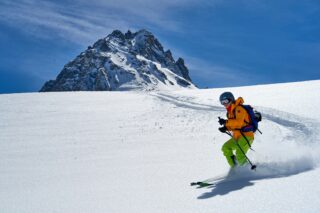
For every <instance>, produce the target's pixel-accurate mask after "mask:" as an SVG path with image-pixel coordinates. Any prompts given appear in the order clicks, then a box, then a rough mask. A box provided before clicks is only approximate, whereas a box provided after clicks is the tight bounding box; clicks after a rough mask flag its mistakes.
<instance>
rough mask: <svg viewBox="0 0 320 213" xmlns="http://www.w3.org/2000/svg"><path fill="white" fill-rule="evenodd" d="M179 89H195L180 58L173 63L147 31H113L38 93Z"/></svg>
mask: <svg viewBox="0 0 320 213" xmlns="http://www.w3.org/2000/svg"><path fill="white" fill-rule="evenodd" d="M179 88H196V86H195V85H194V84H193V83H192V81H191V79H190V76H189V71H188V68H187V67H186V66H185V64H184V60H183V59H181V58H179V59H178V60H177V61H175V60H174V59H173V57H172V54H171V52H170V50H167V51H164V50H163V47H162V45H161V44H160V43H159V41H158V40H157V39H156V38H155V37H154V36H153V35H152V34H151V33H150V32H148V31H146V30H140V31H138V32H136V33H132V32H130V31H128V32H127V33H125V34H123V33H122V32H121V31H119V30H115V31H113V32H112V33H111V34H110V35H108V36H107V37H106V38H103V39H100V40H98V41H97V42H96V43H95V44H93V46H89V47H88V49H87V50H86V51H84V52H82V53H81V54H80V55H79V56H77V57H76V58H75V59H74V60H73V61H71V62H69V63H68V64H66V65H65V66H64V68H63V69H62V71H61V72H60V74H59V75H58V76H57V78H56V80H50V81H47V82H46V83H45V84H44V85H43V87H42V88H41V90H40V92H49V91H121V90H161V89H179Z"/></svg>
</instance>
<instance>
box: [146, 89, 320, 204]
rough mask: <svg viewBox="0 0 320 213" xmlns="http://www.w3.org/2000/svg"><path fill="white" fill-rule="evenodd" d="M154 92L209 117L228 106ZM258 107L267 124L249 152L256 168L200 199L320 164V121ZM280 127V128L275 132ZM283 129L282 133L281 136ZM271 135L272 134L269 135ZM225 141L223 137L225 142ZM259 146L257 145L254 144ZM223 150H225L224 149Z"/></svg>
mask: <svg viewBox="0 0 320 213" xmlns="http://www.w3.org/2000/svg"><path fill="white" fill-rule="evenodd" d="M152 96H154V97H156V98H158V99H160V100H161V101H164V102H167V103H169V104H173V105H175V106H176V107H180V108H186V109H190V110H196V111H202V112H205V113H206V114H207V115H208V116H204V117H206V118H207V119H212V115H211V114H215V116H213V117H218V116H223V115H225V109H224V108H223V107H220V106H214V105H210V104H205V103H201V100H197V98H193V97H190V96H182V95H175V94H170V95H169V94H168V93H165V94H164V93H154V94H152ZM255 108H256V109H257V110H258V111H260V112H261V113H262V116H263V122H262V123H261V124H265V125H266V127H267V128H265V129H262V128H263V127H261V126H262V125H261V124H260V128H261V131H262V132H263V134H262V135H259V133H258V132H257V133H256V139H255V143H254V145H253V149H255V150H256V151H255V152H252V151H251V152H248V157H249V158H250V159H253V162H255V163H256V164H257V170H256V171H254V172H248V170H250V169H248V170H241V171H238V172H237V174H235V176H236V177H235V180H236V181H226V180H228V176H227V174H226V179H224V180H222V181H219V182H217V183H216V184H214V185H213V186H210V187H209V188H212V191H211V192H205V193H204V194H202V195H201V196H199V197H198V199H206V198H210V197H213V196H216V195H224V194H227V193H229V192H231V191H235V190H240V189H241V188H244V187H246V186H251V185H253V184H254V181H257V180H261V179H272V178H282V177H289V176H292V175H296V174H299V173H303V172H307V171H310V170H313V169H315V168H318V167H319V165H318V164H317V162H318V161H319V157H318V156H319V154H320V150H319V148H317V146H318V145H319V134H318V132H319V130H320V129H319V126H320V125H319V122H317V121H316V120H312V119H309V118H305V117H301V116H299V115H295V114H292V113H287V112H283V111H279V110H277V109H273V108H267V107H259V106H255ZM277 129H281V131H279V132H276V133H274V132H273V131H276V130H277ZM279 133H281V137H279V135H278V134H279ZM265 135H267V136H268V135H269V136H270V135H271V138H273V137H274V138H275V140H274V141H264V140H263V138H268V137H264V136H265ZM269 138H270V137H269ZM222 143H223V141H221V144H220V145H221V146H222ZM255 146H256V147H255ZM288 146H290V147H292V146H293V147H295V148H296V150H297V152H296V153H292V157H291V158H290V159H286V158H282V156H281V155H282V152H286V151H287V150H288V149H287V147H288ZM221 154H222V153H221Z"/></svg>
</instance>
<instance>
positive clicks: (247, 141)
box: [239, 129, 255, 152]
mask: <svg viewBox="0 0 320 213" xmlns="http://www.w3.org/2000/svg"><path fill="white" fill-rule="evenodd" d="M239 131H240V133H241V135H242V137H244V139H245V140H246V141H247V144H248V146H249V148H250V149H251V150H252V151H254V152H255V150H254V149H252V148H251V144H250V142H249V140H248V138H247V137H246V136H245V135H244V134H243V132H242V131H241V129H240V130H239Z"/></svg>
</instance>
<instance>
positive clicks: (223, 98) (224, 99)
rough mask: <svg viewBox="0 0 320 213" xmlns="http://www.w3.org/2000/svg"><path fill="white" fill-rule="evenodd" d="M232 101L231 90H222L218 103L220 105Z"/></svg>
mask: <svg viewBox="0 0 320 213" xmlns="http://www.w3.org/2000/svg"><path fill="white" fill-rule="evenodd" d="M230 102H234V96H233V94H232V93H231V92H224V93H222V94H221V95H220V103H221V104H222V105H224V104H229V103H230Z"/></svg>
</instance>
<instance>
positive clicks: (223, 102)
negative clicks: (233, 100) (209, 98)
mask: <svg viewBox="0 0 320 213" xmlns="http://www.w3.org/2000/svg"><path fill="white" fill-rule="evenodd" d="M220 103H221V105H226V104H229V103H230V100H229V99H223V100H221V101H220Z"/></svg>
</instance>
